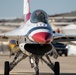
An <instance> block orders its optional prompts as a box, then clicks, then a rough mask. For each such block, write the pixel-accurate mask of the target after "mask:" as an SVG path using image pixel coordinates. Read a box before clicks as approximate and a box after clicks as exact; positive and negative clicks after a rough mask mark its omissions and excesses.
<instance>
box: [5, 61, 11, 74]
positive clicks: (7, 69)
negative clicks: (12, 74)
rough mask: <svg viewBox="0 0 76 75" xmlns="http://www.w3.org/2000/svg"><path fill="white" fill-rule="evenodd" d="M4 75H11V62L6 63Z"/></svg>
mask: <svg viewBox="0 0 76 75" xmlns="http://www.w3.org/2000/svg"><path fill="white" fill-rule="evenodd" d="M4 66H5V67H4V75H9V71H10V67H9V62H8V61H6V62H5V64H4Z"/></svg>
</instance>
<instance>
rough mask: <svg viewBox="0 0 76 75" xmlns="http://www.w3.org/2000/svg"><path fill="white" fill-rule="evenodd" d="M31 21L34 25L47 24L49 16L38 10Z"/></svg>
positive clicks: (32, 15)
mask: <svg viewBox="0 0 76 75" xmlns="http://www.w3.org/2000/svg"><path fill="white" fill-rule="evenodd" d="M30 20H31V22H32V23H38V22H44V23H47V21H48V15H47V13H46V12H45V11H43V10H36V11H34V12H33V13H32V14H31V18H30Z"/></svg>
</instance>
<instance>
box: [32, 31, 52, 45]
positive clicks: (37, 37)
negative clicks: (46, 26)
mask: <svg viewBox="0 0 76 75" xmlns="http://www.w3.org/2000/svg"><path fill="white" fill-rule="evenodd" d="M51 36H52V35H51V34H50V33H47V32H39V33H36V34H34V35H33V36H32V38H33V40H34V41H35V42H37V43H40V44H46V43H48V42H50V40H51Z"/></svg>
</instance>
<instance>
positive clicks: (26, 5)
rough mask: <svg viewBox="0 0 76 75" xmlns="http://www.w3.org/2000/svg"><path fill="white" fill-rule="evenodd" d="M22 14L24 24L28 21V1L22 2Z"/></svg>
mask: <svg viewBox="0 0 76 75" xmlns="http://www.w3.org/2000/svg"><path fill="white" fill-rule="evenodd" d="M23 14H24V20H25V22H26V21H28V20H29V19H30V1H29V0H24V9H23Z"/></svg>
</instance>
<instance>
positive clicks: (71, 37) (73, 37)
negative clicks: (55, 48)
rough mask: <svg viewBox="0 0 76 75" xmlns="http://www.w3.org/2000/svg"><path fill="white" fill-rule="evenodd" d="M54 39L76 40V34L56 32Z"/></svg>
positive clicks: (55, 40) (63, 40)
mask: <svg viewBox="0 0 76 75" xmlns="http://www.w3.org/2000/svg"><path fill="white" fill-rule="evenodd" d="M53 37H54V40H53V42H69V41H76V34H75V35H74V34H71V35H69V34H68V35H67V34H59V33H54V34H53Z"/></svg>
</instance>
